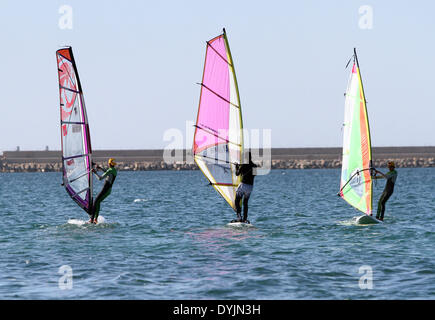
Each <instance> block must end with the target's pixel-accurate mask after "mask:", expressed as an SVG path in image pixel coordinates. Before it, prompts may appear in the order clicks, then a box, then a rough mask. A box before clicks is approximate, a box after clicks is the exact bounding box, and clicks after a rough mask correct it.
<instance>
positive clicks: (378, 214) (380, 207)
mask: <svg viewBox="0 0 435 320" xmlns="http://www.w3.org/2000/svg"><path fill="white" fill-rule="evenodd" d="M384 197H385V192H383V193H382V194H381V197H380V198H379V201H378V211H377V212H376V219H380V217H381V213H382V211H385V208H384V205H385V202H384Z"/></svg>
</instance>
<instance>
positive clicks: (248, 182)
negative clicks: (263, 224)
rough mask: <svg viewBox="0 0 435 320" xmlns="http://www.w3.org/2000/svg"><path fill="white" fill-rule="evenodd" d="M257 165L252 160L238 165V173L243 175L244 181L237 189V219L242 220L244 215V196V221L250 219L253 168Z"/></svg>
mask: <svg viewBox="0 0 435 320" xmlns="http://www.w3.org/2000/svg"><path fill="white" fill-rule="evenodd" d="M256 167H257V165H256V164H255V163H253V162H252V161H250V162H249V164H242V165H239V164H238V165H236V175H237V176H240V175H241V176H242V182H241V183H240V185H239V187H238V188H237V191H236V200H235V202H236V211H237V220H236V221H241V220H242V217H241V215H240V213H241V212H242V208H241V205H240V203H241V200H242V198H243V220H242V221H243V222H249V221H248V201H249V197H250V196H251V192H252V190H253V189H254V178H255V175H254V173H253V168H256Z"/></svg>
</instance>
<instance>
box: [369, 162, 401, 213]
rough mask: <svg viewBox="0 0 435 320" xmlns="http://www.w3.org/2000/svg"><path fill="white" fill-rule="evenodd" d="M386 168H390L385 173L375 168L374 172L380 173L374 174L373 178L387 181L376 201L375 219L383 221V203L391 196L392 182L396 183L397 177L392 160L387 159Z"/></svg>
mask: <svg viewBox="0 0 435 320" xmlns="http://www.w3.org/2000/svg"><path fill="white" fill-rule="evenodd" d="M387 166H388V169H389V170H390V171H389V172H387V173H386V174H383V173H382V172H380V171H378V170H376V169H375V172H376V173H378V174H380V175H375V176H374V177H373V179H382V178H384V179H387V183H386V184H385V188H384V191H383V192H382V195H381V197H380V198H379V202H378V211H377V213H376V219H378V220H381V221H383V220H384V213H385V203H386V202H387V200H388V199H389V198H390V197H391V195H392V194H393V191H394V184H395V183H396V179H397V171H396V170H395V168H396V165H395V164H394V161H388V164H387Z"/></svg>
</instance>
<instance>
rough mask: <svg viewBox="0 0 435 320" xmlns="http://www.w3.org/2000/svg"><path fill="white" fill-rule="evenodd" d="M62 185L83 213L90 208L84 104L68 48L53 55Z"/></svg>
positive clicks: (90, 183)
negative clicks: (55, 65)
mask: <svg viewBox="0 0 435 320" xmlns="http://www.w3.org/2000/svg"><path fill="white" fill-rule="evenodd" d="M56 59H57V68H58V79H59V97H60V127H61V132H60V134H61V145H62V166H63V185H64V187H65V189H66V191H67V192H68V194H69V195H70V196H71V198H72V199H73V200H74V201H75V202H76V203H77V204H78V205H79V206H80V207H81V208H83V209H84V210H85V211H86V212H88V213H89V212H90V209H91V207H92V173H91V168H92V148H91V141H90V134H89V125H88V119H87V115H86V107H85V101H84V98H83V91H82V88H81V84H80V80H79V76H78V73H77V67H76V64H75V61H74V56H73V53H72V49H71V47H67V48H64V49H60V50H57V51H56Z"/></svg>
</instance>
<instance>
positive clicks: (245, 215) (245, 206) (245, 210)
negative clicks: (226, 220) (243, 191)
mask: <svg viewBox="0 0 435 320" xmlns="http://www.w3.org/2000/svg"><path fill="white" fill-rule="evenodd" d="M248 201H249V197H247V196H245V198H244V199H243V222H246V221H247V220H248Z"/></svg>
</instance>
